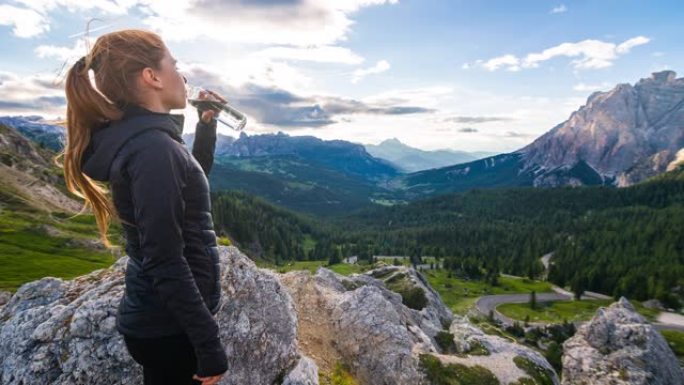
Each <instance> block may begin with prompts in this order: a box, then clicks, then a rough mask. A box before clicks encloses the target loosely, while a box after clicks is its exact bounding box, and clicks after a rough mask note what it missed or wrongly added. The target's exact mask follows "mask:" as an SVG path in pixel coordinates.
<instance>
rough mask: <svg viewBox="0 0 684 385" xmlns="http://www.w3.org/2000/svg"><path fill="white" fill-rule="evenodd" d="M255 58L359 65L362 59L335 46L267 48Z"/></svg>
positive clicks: (349, 51) (254, 54) (258, 52)
mask: <svg viewBox="0 0 684 385" xmlns="http://www.w3.org/2000/svg"><path fill="white" fill-rule="evenodd" d="M252 55H253V56H255V57H263V58H270V59H287V60H299V61H313V62H320V63H343V64H360V63H362V62H363V60H364V59H363V58H362V57H361V56H359V55H357V54H356V53H354V52H353V51H352V50H350V49H349V48H344V47H337V46H321V47H304V48H300V47H269V48H266V49H263V50H261V51H257V52H255V53H253V54H252Z"/></svg>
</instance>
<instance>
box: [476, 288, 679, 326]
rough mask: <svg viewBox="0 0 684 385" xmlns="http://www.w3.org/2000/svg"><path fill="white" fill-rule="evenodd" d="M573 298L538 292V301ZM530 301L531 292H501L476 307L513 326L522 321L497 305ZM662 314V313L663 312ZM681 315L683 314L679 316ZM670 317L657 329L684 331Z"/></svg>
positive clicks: (654, 323)
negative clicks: (499, 310) (507, 314)
mask: <svg viewBox="0 0 684 385" xmlns="http://www.w3.org/2000/svg"><path fill="white" fill-rule="evenodd" d="M583 299H595V298H593V297H586V296H583ZM570 300H572V296H571V295H567V294H563V293H537V302H538V303H541V302H554V301H570ZM529 301H530V294H500V295H486V296H483V297H480V298H478V300H477V302H475V308H476V309H477V311H478V312H479V313H480V314H482V315H483V316H486V317H488V316H489V313H490V311H492V312H493V315H494V319H496V320H497V321H499V322H501V323H502V324H503V325H504V326H511V325H513V323H514V322H520V323H521V322H522V321H519V320H514V319H511V318H509V317H506V316H505V315H503V314H501V313H499V312H498V311H497V310H496V307H497V306H499V305H503V304H507V303H527V302H529ZM661 314H662V313H661ZM679 317H681V316H679ZM667 320H668V318H665V317H663V316H662V315H661V316H660V317H658V321H660V322H653V323H652V325H653V327H655V328H656V329H657V330H678V331H682V332H684V324H680V323H678V322H677V323H667V322H662V321H667ZM582 323H583V322H575V325H577V326H579V325H580V324H582ZM529 325H532V326H544V325H547V324H545V323H540V322H530V323H529Z"/></svg>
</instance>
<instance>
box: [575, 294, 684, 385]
mask: <svg viewBox="0 0 684 385" xmlns="http://www.w3.org/2000/svg"><path fill="white" fill-rule="evenodd" d="M563 350H564V355H563V384H564V385H571V384H572V385H577V384H592V385H609V384H610V385H682V384H684V374H683V373H682V370H681V368H680V366H679V363H678V361H677V358H676V357H675V355H674V353H673V352H672V350H671V349H670V347H669V346H668V344H667V342H666V341H665V339H664V338H663V336H662V335H661V334H660V333H659V332H658V331H657V330H655V329H654V328H653V326H652V325H650V324H649V323H648V322H647V321H646V320H645V319H644V318H643V317H642V316H641V315H640V314H639V313H637V311H636V310H635V309H634V307H633V306H632V304H630V303H629V301H627V300H626V299H625V298H624V297H623V298H620V300H619V301H618V302H616V303H614V304H612V305H610V307H608V308H601V309H599V310H598V311H597V313H596V315H595V316H594V318H592V320H591V321H590V322H588V323H586V324H584V325H582V326H581V327H580V329H579V330H578V331H577V333H576V334H575V335H574V336H573V337H571V338H570V339H568V340H567V341H565V343H564V344H563Z"/></svg>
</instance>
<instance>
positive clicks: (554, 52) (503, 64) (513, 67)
mask: <svg viewBox="0 0 684 385" xmlns="http://www.w3.org/2000/svg"><path fill="white" fill-rule="evenodd" d="M648 42H650V39H649V38H647V37H644V36H637V37H634V38H631V39H629V40H626V41H624V42H623V43H621V44H615V43H608V42H604V41H601V40H593V39H587V40H582V41H579V42H576V43H562V44H559V45H557V46H554V47H551V48H547V49H545V50H543V51H542V52H533V53H530V54H527V55H526V56H525V57H524V58H520V57H517V56H515V55H512V54H508V55H503V56H499V57H495V58H493V59H489V60H486V61H484V60H478V61H476V62H475V63H473V64H472V65H470V64H467V65H464V67H463V68H466V67H467V68H469V67H472V66H479V67H483V68H485V69H487V70H489V71H496V70H499V69H505V70H508V71H519V70H520V69H521V68H537V67H539V65H540V63H543V62H545V61H548V60H551V59H553V58H556V57H571V58H575V59H574V60H572V61H571V62H570V64H571V65H572V66H573V68H575V69H600V68H607V67H610V66H612V65H613V62H614V61H615V60H617V58H618V57H619V56H621V55H625V54H627V53H629V52H630V50H631V49H632V48H634V47H636V46H639V45H643V44H647V43H648Z"/></svg>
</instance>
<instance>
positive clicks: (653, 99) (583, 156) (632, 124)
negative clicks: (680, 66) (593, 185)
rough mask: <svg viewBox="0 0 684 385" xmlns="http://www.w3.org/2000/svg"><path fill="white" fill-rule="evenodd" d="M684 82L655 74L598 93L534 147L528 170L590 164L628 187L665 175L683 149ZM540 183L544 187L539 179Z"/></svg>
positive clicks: (526, 163) (526, 149) (529, 151)
mask: <svg viewBox="0 0 684 385" xmlns="http://www.w3.org/2000/svg"><path fill="white" fill-rule="evenodd" d="M682 125H684V78H679V79H677V78H676V73H675V72H674V71H662V72H655V73H653V74H652V75H651V76H650V77H649V78H645V79H641V80H640V81H638V82H637V83H636V84H634V85H631V84H628V83H621V84H618V85H617V86H615V87H614V88H613V89H612V90H610V91H607V92H594V93H592V94H591V95H590V96H589V98H588V99H587V103H586V104H585V105H583V106H582V107H581V108H580V109H579V110H577V111H575V112H573V113H572V114H571V116H570V117H569V119H568V120H566V121H565V122H563V123H561V124H559V125H557V126H556V127H554V128H553V129H551V130H550V131H548V132H547V133H546V134H544V135H542V136H541V137H539V138H537V139H536V140H535V141H534V142H532V143H531V144H529V145H527V146H525V147H524V148H522V149H520V150H518V151H516V152H518V153H523V154H524V169H527V170H530V169H539V170H541V171H542V172H540V173H539V174H540V175H541V178H542V179H543V177H544V175H545V172H544V171H551V170H554V169H557V168H559V167H563V166H565V167H568V166H570V167H571V166H574V165H575V164H577V163H578V162H580V161H584V162H586V163H587V164H588V165H589V166H590V167H591V168H593V169H594V170H596V172H597V173H598V175H600V177H601V178H602V179H605V180H613V181H615V183H616V184H618V185H620V186H624V185H630V184H633V183H636V182H638V181H640V180H643V179H645V178H647V177H649V176H653V175H656V174H659V173H661V172H664V171H666V169H667V167H668V165H669V164H670V163H671V162H672V161H674V160H675V159H676V154H677V152H678V151H679V150H680V149H682V148H683V147H684V131H683V130H682V129H681V127H682ZM537 184H541V185H543V184H545V183H544V182H543V181H536V182H535V185H537Z"/></svg>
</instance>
